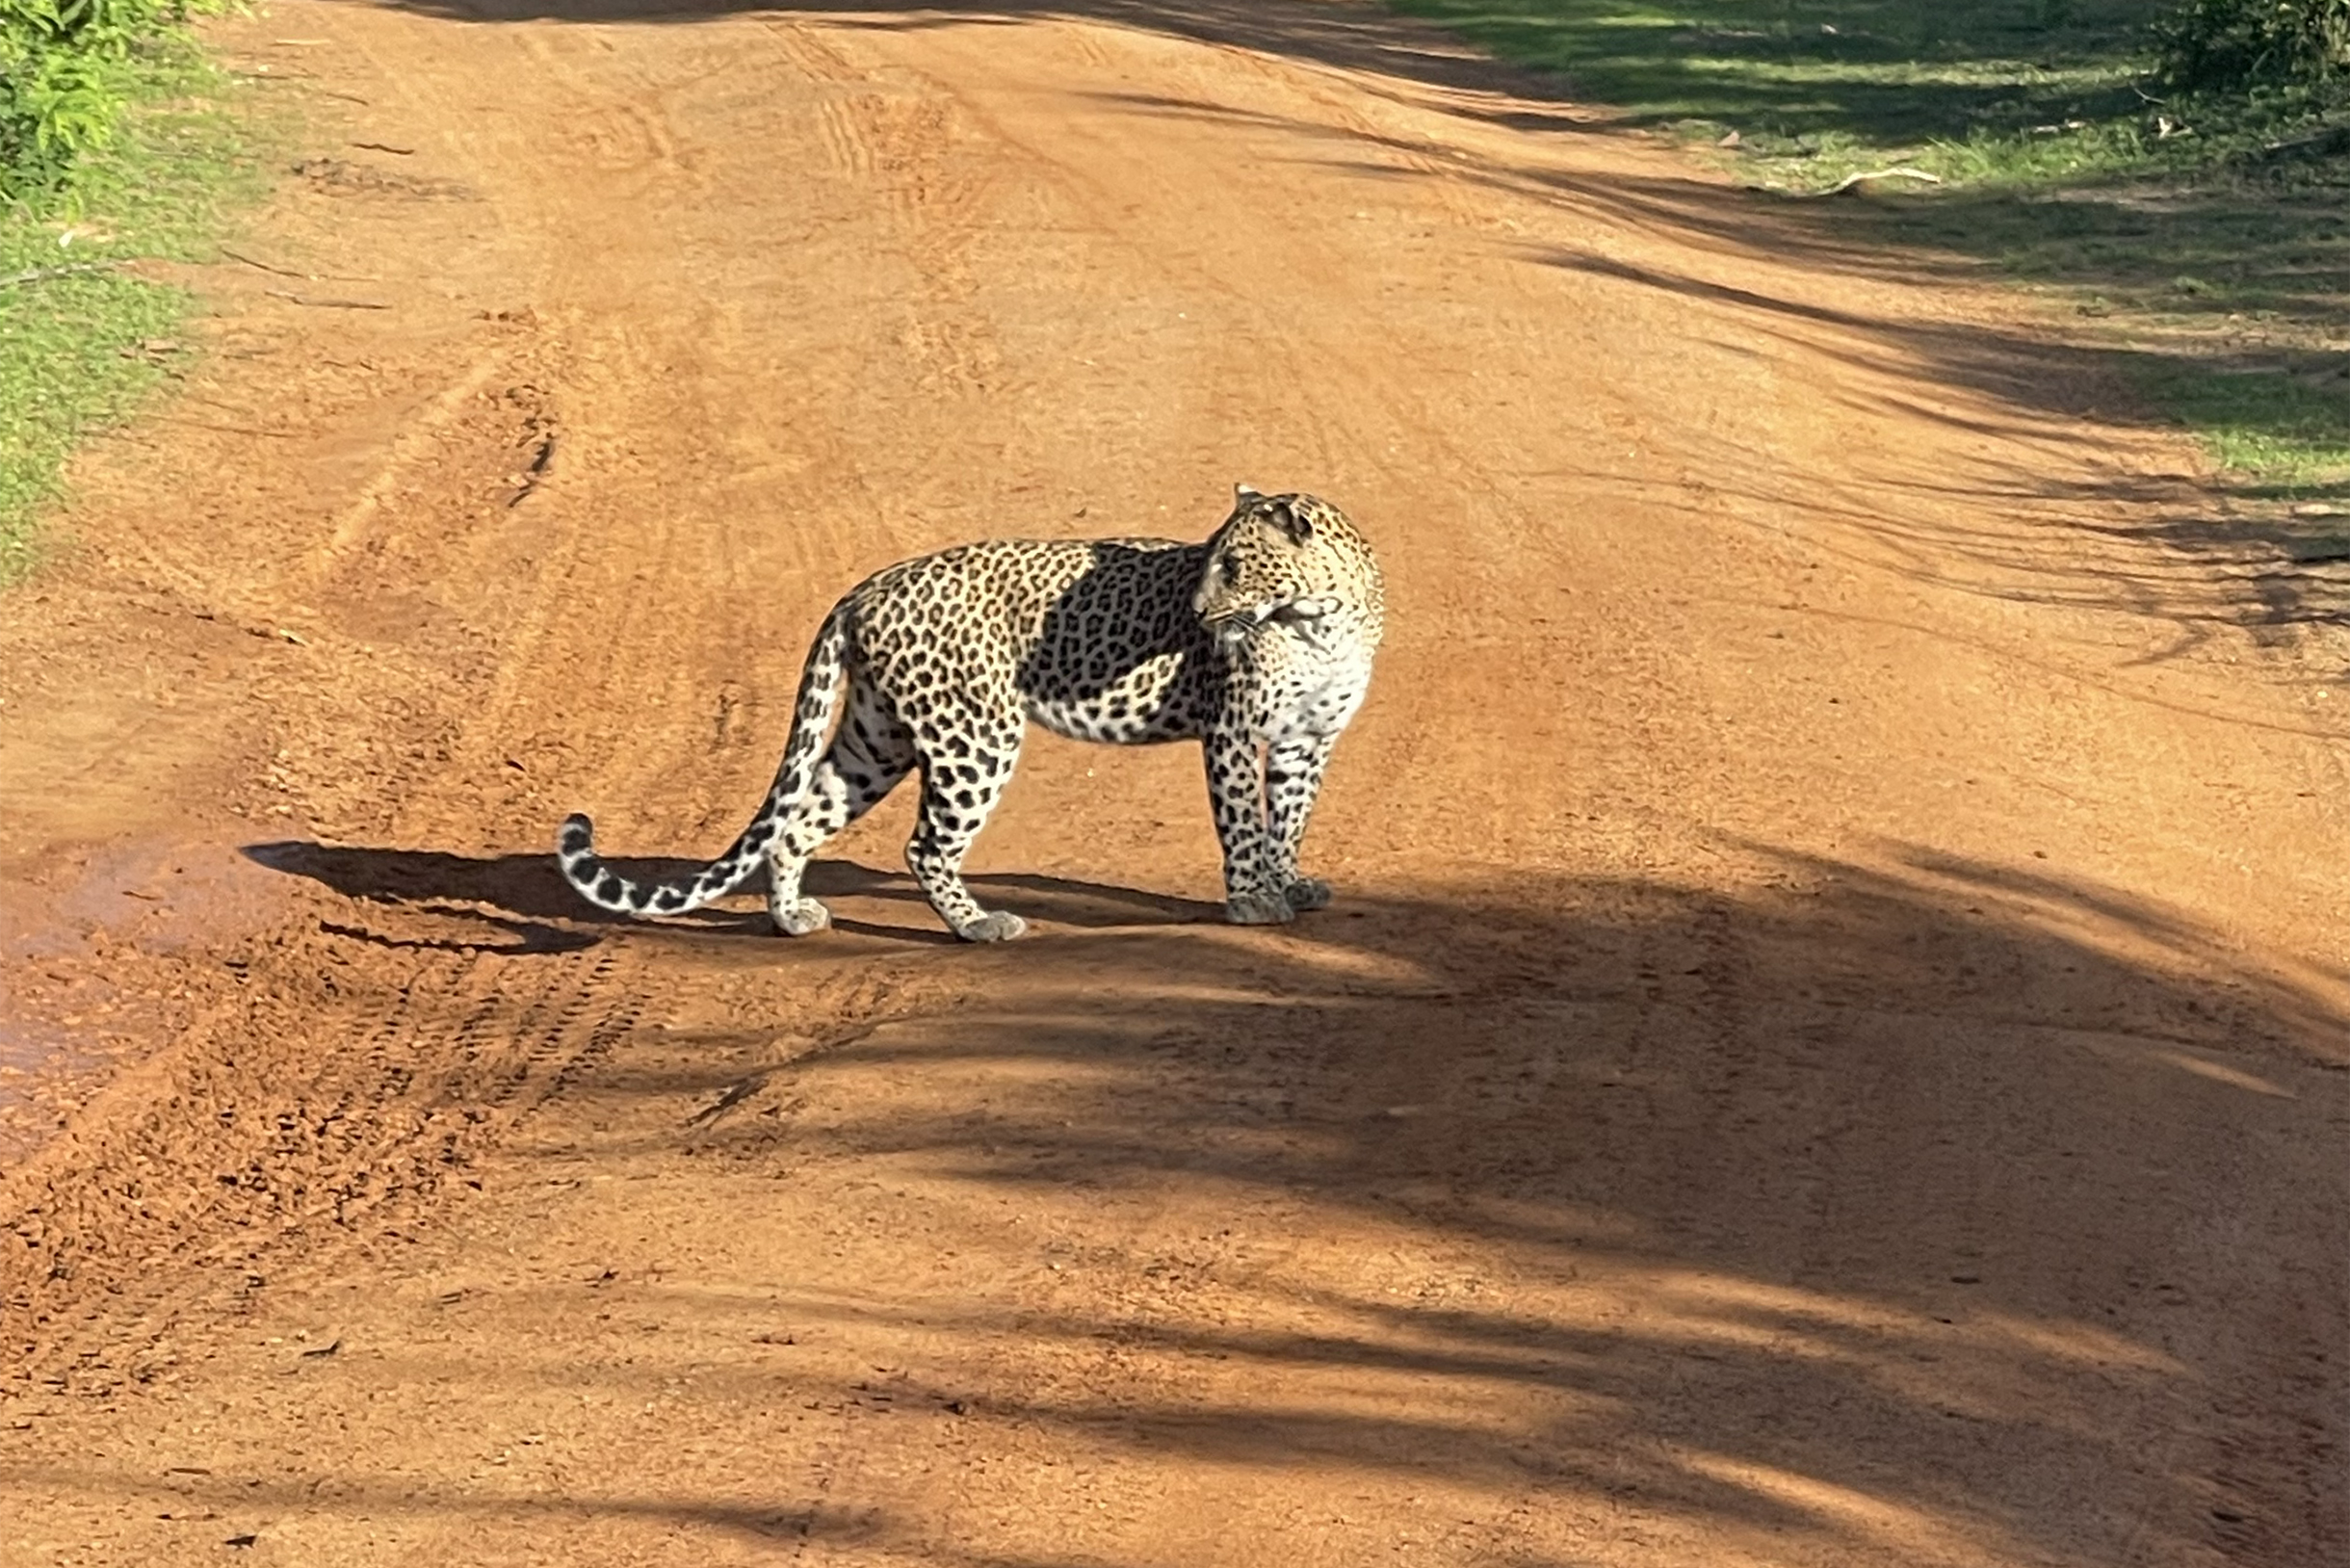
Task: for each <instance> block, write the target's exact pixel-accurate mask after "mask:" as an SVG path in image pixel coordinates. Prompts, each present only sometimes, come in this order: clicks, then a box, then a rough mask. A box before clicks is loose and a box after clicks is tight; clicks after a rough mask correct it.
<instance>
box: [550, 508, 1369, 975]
mask: <svg viewBox="0 0 2350 1568" xmlns="http://www.w3.org/2000/svg"><path fill="white" fill-rule="evenodd" d="M1384 613H1385V600H1384V594H1383V589H1382V586H1381V582H1380V578H1379V567H1378V563H1377V562H1375V561H1374V560H1373V559H1372V557H1371V547H1370V546H1369V544H1367V543H1366V542H1365V541H1364V539H1363V536H1361V535H1360V534H1358V533H1356V532H1355V530H1354V527H1353V526H1352V525H1351V524H1350V523H1348V522H1347V520H1346V519H1345V516H1344V515H1342V514H1341V513H1340V511H1339V510H1338V509H1337V508H1335V507H1333V506H1331V505H1330V504H1329V503H1327V502H1325V501H1320V500H1318V499H1316V498H1315V497H1313V496H1308V495H1270V496H1268V495H1259V494H1258V493H1257V492H1255V491H1253V490H1251V489H1249V488H1247V487H1246V486H1244V485H1243V486H1240V487H1239V489H1238V494H1237V496H1236V498H1235V502H1234V506H1233V510H1232V513H1231V515H1230V516H1228V517H1227V518H1226V519H1225V521H1224V523H1223V526H1222V527H1220V528H1218V529H1217V530H1216V532H1215V534H1214V536H1211V537H1210V538H1209V539H1207V540H1206V541H1205V542H1203V543H1199V544H1182V543H1177V542H1175V541H1173V540H1168V539H1069V540H1044V539H1000V540H993V541H989V542H986V543H981V544H967V545H963V546H961V547H959V548H956V549H952V550H944V551H941V552H939V553H938V554H936V555H930V556H923V557H920V558H918V559H916V560H913V561H905V562H899V563H898V564H897V565H895V566H890V567H887V568H885V569H883V570H882V571H879V572H877V573H875V575H874V576H872V577H870V578H868V579H866V580H865V581H864V582H863V583H861V584H859V585H858V586H857V587H856V588H852V589H850V590H849V594H848V596H847V597H845V598H843V599H842V600H841V601H840V603H838V604H836V605H835V606H833V608H832V613H831V614H829V615H827V616H826V617H825V619H824V624H823V630H822V631H820V632H819V633H818V634H817V637H816V642H815V645H814V646H813V647H812V648H811V649H810V650H809V653H808V662H807V666H806V668H805V670H804V672H803V673H802V675H801V677H800V684H799V704H798V709H797V712H796V717H795V719H794V722H793V727H792V736H791V740H790V743H789V744H788V745H786V746H785V748H784V755H783V762H782V766H781V767H780V768H779V769H778V770H777V771H776V774H775V782H774V785H773V787H772V788H770V790H769V791H768V795H767V799H766V801H765V802H764V803H763V804H762V805H761V806H760V808H759V813H758V815H757V816H756V817H754V818H752V819H751V823H750V825H749V826H748V827H746V828H744V830H743V834H742V836H741V837H740V838H738V839H737V840H735V843H734V845H733V847H732V848H731V849H728V850H727V851H726V852H725V853H724V854H723V855H721V856H719V857H718V859H717V860H716V861H713V862H712V863H711V864H710V865H708V866H706V867H705V868H703V869H702V870H701V871H700V872H699V873H698V874H696V875H693V876H692V877H689V878H686V879H684V880H682V881H679V882H674V883H668V884H662V885H640V884H638V883H635V882H631V881H629V880H628V879H627V878H625V877H623V876H621V875H618V874H617V873H616V872H614V871H612V870H611V869H610V868H608V867H607V866H606V865H605V864H604V863H603V862H602V861H601V860H599V859H598V858H597V857H596V853H595V849H594V845H593V842H592V838H591V829H590V826H589V823H588V819H587V818H586V817H584V816H573V817H571V818H569V819H567V820H566V821H565V822H564V823H563V825H562V830H561V834H560V836H559V837H558V839H557V841H556V845H557V849H556V852H557V857H558V859H559V860H560V862H561V866H562V872H563V875H564V876H565V877H567V878H568V879H569V880H570V882H571V885H572V886H573V887H575V888H577V889H579V891H580V893H581V894H582V895H583V896H585V897H586V898H587V899H588V901H589V902H593V903H595V904H598V905H600V906H602V907H603V908H606V909H613V910H618V911H621V912H624V913H628V914H638V915H643V914H675V913H678V912H680V911H683V910H687V909H692V908H695V907H697V906H698V905H701V904H704V903H707V902H710V901H711V900H713V899H716V898H718V897H719V896H721V895H723V894H725V893H727V892H729V891H730V890H732V889H733V888H735V887H737V886H738V885H740V884H741V883H743V882H744V881H745V880H747V879H748V878H749V876H750V875H751V874H752V873H753V872H754V871H755V870H757V868H758V866H759V863H760V861H761V860H762V859H764V860H765V861H766V862H767V864H768V869H769V877H770V882H769V886H770V892H769V909H770V913H771V914H772V916H773V918H774V922H775V927H776V928H777V929H778V930H781V931H783V932H785V933H786V934H788V935H793V936H798V935H804V934H806V933H807V932H810V931H814V930H818V929H821V928H823V927H824V926H825V925H827V924H829V923H830V918H831V917H830V916H829V914H827V912H826V911H825V909H824V906H823V904H821V903H819V902H817V901H816V900H814V899H811V898H807V897H804V896H803V895H802V894H801V893H800V890H799V882H800V873H801V871H802V870H803V869H804V868H805V867H806V865H807V862H808V857H809V856H810V855H812V854H813V853H815V851H816V849H817V848H818V847H819V846H820V845H822V844H823V842H824V841H825V840H826V839H828V838H830V837H831V836H832V835H834V834H835V833H838V832H839V831H840V830H841V829H842V828H844V827H846V826H848V825H849V823H852V822H854V821H856V819H857V818H858V817H860V816H862V815H864V813H865V812H866V811H868V810H870V809H871V808H872V807H873V805H874V804H875V802H876V801H878V800H879V799H880V798H881V797H883V796H885V795H887V794H888V793H889V792H890V790H891V789H892V788H893V787H895V786H896V785H897V783H898V782H899V780H901V779H902V778H903V777H904V776H905V775H906V774H907V773H908V772H910V771H914V770H915V769H920V770H921V771H922V806H921V812H920V817H919V822H918V824H917V826H916V828H915V832H914V837H913V840H912V842H911V843H909V844H908V845H907V846H906V863H907V865H908V866H909V867H911V868H912V870H913V873H914V875H915V877H916V879H917V880H919V881H920V882H921V884H922V888H923V891H924V892H925V893H926V894H927V896H928V898H929V900H930V903H931V906H932V907H933V908H935V909H936V910H937V911H938V913H939V915H940V916H941V917H942V918H943V919H944V920H945V921H946V923H947V924H948V926H949V927H951V928H953V930H954V932H955V934H956V935H958V936H961V937H963V938H965V939H967V940H970V941H975V942H984V941H996V940H1001V939H1003V938H1005V937H1012V936H1017V935H1019V934H1020V932H1021V931H1022V930H1023V929H1025V923H1024V922H1023V921H1022V920H1021V919H1020V917H1019V916H1017V915H1014V914H1010V913H1008V912H1005V911H1002V910H996V911H990V910H986V909H982V908H981V907H980V906H979V902H978V901H977V900H975V899H974V898H973V897H972V895H971V890H970V889H969V888H968V887H966V886H965V885H964V883H963V878H962V875H961V870H960V868H961V865H962V860H963V855H964V852H965V851H966V850H968V849H970V847H971V843H972V840H973V839H974V838H976V837H977V836H978V834H979V829H980V827H981V826H982V825H984V824H985V823H986V821H987V815H988V813H989V811H990V810H992V809H993V808H994V806H995V803H996V800H997V797H999V796H1000V795H1001V794H1002V793H1003V790H1004V786H1005V783H1007V782H1008V781H1009V780H1010V778H1011V773H1012V764H1013V762H1014V760H1015V759H1016V758H1017V757H1018V756H1019V753H1020V741H1021V736H1022V734H1023V732H1024V731H1025V729H1026V727H1027V725H1028V723H1029V721H1030V720H1031V719H1032V720H1034V721H1035V722H1037V723H1039V724H1042V725H1044V726H1045V727H1046V728H1047V729H1050V730H1052V731H1054V732H1055V733H1056V734H1059V735H1066V736H1069V737H1072V738H1073V739H1077V740H1084V741H1104V742H1109V743H1111V744H1114V745H1147V744H1150V743H1153V742H1160V741H1178V740H1194V739H1196V740H1199V741H1202V742H1204V743H1205V748H1206V755H1207V764H1208V784H1209V798H1210V800H1211V802H1212V804H1213V806H1214V814H1215V828H1216V836H1217V838H1218V839H1219V840H1220V841H1221V842H1222V844H1223V849H1224V888H1225V909H1226V912H1227V914H1228V915H1229V917H1230V918H1231V919H1232V920H1234V921H1237V922H1240V923H1243V924H1260V923H1267V922H1275V921H1286V920H1289V919H1290V918H1292V915H1293V914H1294V913H1295V912H1296V911H1297V910H1300V909H1314V908H1319V907H1320V906H1321V905H1322V904H1324V903H1327V902H1329V899H1330V890H1329V888H1328V886H1327V885H1325V884H1323V883H1321V882H1319V881H1315V880H1313V879H1310V878H1307V877H1303V876H1300V875H1298V872H1297V847H1298V842H1299V840H1300V839H1302V838H1303V837H1304V834H1305V826H1306V817H1307V814H1308V813H1309V812H1311V811H1312V810H1313V807H1314V800H1315V797H1316V795H1317V794H1318V793H1319V790H1320V788H1321V780H1322V770H1323V767H1324V765H1325V764H1326V763H1327V762H1328V760H1329V757H1330V750H1331V747H1332V746H1333V745H1335V744H1336V743H1337V741H1338V737H1339V732H1340V731H1341V730H1343V729H1345V727H1346V723H1347V720H1349V719H1352V718H1353V717H1354V714H1355V710H1356V709H1357V708H1359V707H1360V706H1361V705H1362V702H1363V694H1364V691H1365V688H1366V687H1367V685H1368V683H1369V681H1370V678H1371V656H1372V655H1373V653H1374V652H1376V650H1377V648H1378V645H1379V638H1380V633H1381V630H1382V622H1383V616H1384ZM844 673H846V675H847V677H848V679H847V689H848V702H847V706H846V708H845V709H843V708H842V707H841V703H840V689H841V686H842V676H843V674H844ZM836 712H838V713H839V714H840V719H841V722H840V727H839V730H838V733H837V734H834V735H833V736H832V740H831V745H830V746H829V747H828V748H827V747H826V746H825V744H824V740H825V735H826V733H827V732H828V731H829V730H830V729H831V727H832V722H833V719H834V717H835V714H836ZM820 753H821V757H820Z"/></svg>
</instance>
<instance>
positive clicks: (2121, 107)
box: [1395, 0, 2165, 187]
mask: <svg viewBox="0 0 2350 1568" xmlns="http://www.w3.org/2000/svg"><path fill="white" fill-rule="evenodd" d="M1395 9H1397V10H1398V11H1402V12H1405V13H1410V14H1413V15H1418V16H1424V17H1427V18H1430V19H1432V20H1435V21H1438V22H1441V23H1443V24H1445V25H1446V26H1447V27H1449V28H1451V29H1452V30H1454V31H1456V32H1458V33H1460V34H1461V35H1462V36H1463V37H1465V38H1467V39H1470V40H1471V41H1472V42H1475V43H1477V44H1479V45H1481V46H1483V47H1485V48H1486V49H1489V50H1491V51H1492V52H1493V53H1495V54H1497V55H1501V56H1503V57H1505V58H1508V59H1512V60H1517V61H1520V62H1522V63H1524V64H1527V65H1533V66H1536V67H1538V68H1541V69H1545V70H1551V71H1555V72H1558V73H1560V74H1562V75H1564V76H1565V77H1566V78H1567V79H1568V80H1569V81H1570V82H1572V83H1573V84H1574V86H1575V89H1576V91H1578V92H1579V93H1580V94H1581V95H1583V96H1585V97H1589V98H1592V99H1595V100H1597V101H1600V102H1605V103H1608V104H1612V105H1616V106H1618V107H1620V108H1621V109H1623V110H1624V111H1625V112H1626V113H1627V114H1628V115H1629V117H1630V118H1632V120H1633V121H1634V122H1636V123H1642V124H1649V125H1655V126H1659V127H1664V128H1669V129H1672V130H1674V131H1676V132H1678V133H1680V134H1682V135H1684V136H1686V137H1689V138H1692V139H1695V138H1705V139H1707V140H1714V141H1718V140H1719V139H1721V138H1723V137H1726V136H1730V135H1733V134H1735V135H1736V138H1737V143H1736V146H1737V150H1738V152H1739V154H1740V162H1741V163H1742V164H1743V166H1744V167H1745V168H1746V170H1747V171H1748V173H1749V174H1750V176H1752V177H1754V178H1755V179H1756V180H1757V181H1758V183H1762V184H1770V185H1779V184H1784V185H1787V186H1789V187H1805V186H1817V185H1825V184H1829V183H1832V182H1833V181H1835V180H1836V179H1838V178H1841V176H1842V175H1844V174H1845V173H1848V172H1851V171H1853V170H1857V169H1863V168H1872V167H1878V166H1881V165H1884V164H1887V163H1890V162H1900V163H1905V164H1909V165H1911V166H1913V167H1916V168H1920V169H1925V170H1928V171H1929V172H1933V173H1936V174H1940V175H1943V176H1944V177H1945V178H1957V179H1969V180H1973V181H1977V182H1979V181H1982V180H1985V179H1992V178H2010V177H2012V178H2023V179H2031V178H2040V177H2046V176H2047V175H2048V174H2050V173H2059V174H2061V173H2070V172H2073V171H2075V170H2080V169H2084V168H2092V167H2109V166H2112V165H2114V164H2116V163H2122V162H2135V161H2140V160H2143V159H2144V158H2145V157H2146V156H2147V154H2148V150H2149V149H2148V142H2149V137H2148V136H2147V135H2146V134H2145V132H2144V131H2143V129H2142V126H2141V123H2140V121H2141V118H2142V117H2141V113H2140V112H2141V111H2143V110H2144V109H2145V108H2146V107H2147V106H2146V103H2145V100H2144V99H2143V98H2141V97H2140V96H2139V95H2138V93H2137V92H2136V91H2134V90H2133V88H2132V83H2133V82H2134V81H2135V80H2136V79H2137V78H2138V77H2139V76H2140V75H2141V74H2142V73H2143V72H2144V71H2145V69H2146V68H2147V66H2148V64H2149V61H2150V58H2151V57H2150V55H2149V53H2148V48H2147V44H2146V41H2145V38H2144V35H2143V32H2142V29H2143V27H2144V24H2145V23H2146V22H2147V21H2148V20H2149V19H2151V17H2152V16H2153V15H2154V13H2155V11H2156V9H2157V8H2156V7H2155V6H2154V5H2153V4H2150V3H2149V0H1948V3H1946V4H1933V3H1929V0H1396V4H1395ZM2152 140H2153V141H2154V142H2155V143H2159V142H2161V141H2163V140H2165V139H2164V138H2162V137H2161V136H2160V134H2159V129H2158V127H2157V128H2156V130H2155V133H2154V136H2153V138H2152Z"/></svg>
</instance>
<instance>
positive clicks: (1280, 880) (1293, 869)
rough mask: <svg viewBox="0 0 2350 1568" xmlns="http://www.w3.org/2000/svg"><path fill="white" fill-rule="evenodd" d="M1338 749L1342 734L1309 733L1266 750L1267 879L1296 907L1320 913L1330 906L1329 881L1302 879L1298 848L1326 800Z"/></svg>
mask: <svg viewBox="0 0 2350 1568" xmlns="http://www.w3.org/2000/svg"><path fill="white" fill-rule="evenodd" d="M1336 745H1338V737H1337V736H1336V735H1306V736H1299V737H1295V738H1293V739H1290V740H1284V741H1276V742H1274V743H1273V744H1272V745H1270V746H1269V747H1267V748H1266V759H1265V799H1266V839H1267V851H1266V855H1267V860H1268V865H1267V866H1266V873H1267V876H1266V880H1267V881H1268V883H1269V884H1270V885H1271V886H1273V887H1277V888H1279V889H1280V890H1281V895H1282V897H1283V898H1284V899H1285V900H1286V901H1287V902H1288V903H1289V906H1290V907H1291V908H1292V909H1319V908H1321V907H1322V906H1323V905H1324V904H1327V903H1328V902H1330V884H1329V883H1328V882H1325V881H1322V880H1320V879H1319V877H1313V876H1301V875H1298V873H1297V847H1298V846H1299V845H1300V844H1301V843H1303V842H1304V840H1305V836H1306V819H1307V818H1309V817H1311V816H1312V815H1313V814H1314V802H1315V801H1316V800H1317V799H1319V797H1320V796H1321V785H1322V773H1323V771H1325V770H1326V769H1328V768H1329V766H1330V752H1331V750H1332V748H1334V747H1335V746H1336Z"/></svg>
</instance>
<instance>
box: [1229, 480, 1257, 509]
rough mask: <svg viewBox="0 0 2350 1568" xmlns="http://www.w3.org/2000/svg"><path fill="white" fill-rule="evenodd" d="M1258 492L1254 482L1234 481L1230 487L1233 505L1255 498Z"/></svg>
mask: <svg viewBox="0 0 2350 1568" xmlns="http://www.w3.org/2000/svg"><path fill="white" fill-rule="evenodd" d="M1260 493H1261V492H1259V490H1258V489H1257V487H1256V486H1255V485H1254V484H1240V483H1236V484H1234V485H1233V487H1232V499H1233V502H1234V504H1235V505H1238V504H1239V503H1240V502H1242V501H1254V500H1257V499H1258V497H1259V495H1260Z"/></svg>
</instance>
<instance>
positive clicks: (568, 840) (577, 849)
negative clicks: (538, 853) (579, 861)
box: [555, 811, 595, 859]
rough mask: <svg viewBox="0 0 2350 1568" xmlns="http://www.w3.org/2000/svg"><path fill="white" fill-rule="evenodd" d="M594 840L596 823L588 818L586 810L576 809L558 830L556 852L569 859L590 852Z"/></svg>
mask: <svg viewBox="0 0 2350 1568" xmlns="http://www.w3.org/2000/svg"><path fill="white" fill-rule="evenodd" d="M594 842H595V823H591V822H589V821H588V814H587V813H586V812H584V811H575V812H573V813H572V814H571V815H570V816H568V817H565V818H564V819H563V825H562V826H561V827H560V828H558V829H557V830H556V834H555V852H556V853H557V854H559V855H561V856H562V857H564V858H565V859H569V858H571V857H572V856H574V855H583V854H586V853H588V850H589V849H590V848H591V847H592V846H593V844H594Z"/></svg>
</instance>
